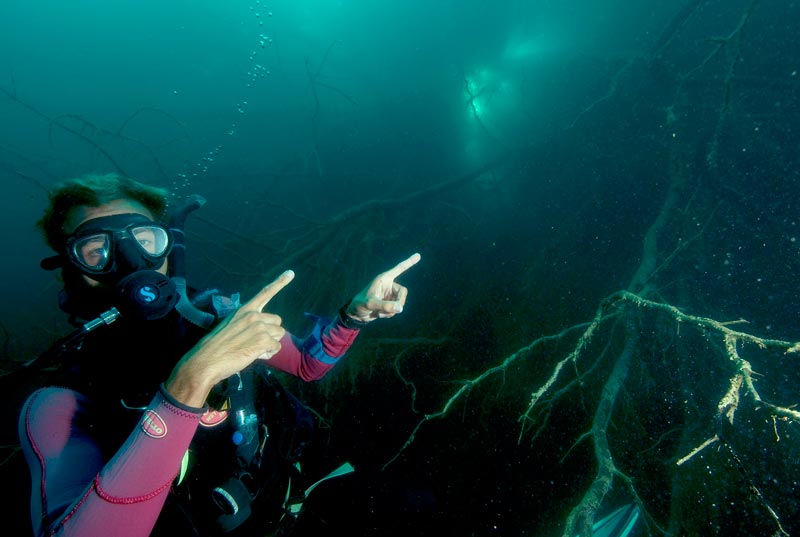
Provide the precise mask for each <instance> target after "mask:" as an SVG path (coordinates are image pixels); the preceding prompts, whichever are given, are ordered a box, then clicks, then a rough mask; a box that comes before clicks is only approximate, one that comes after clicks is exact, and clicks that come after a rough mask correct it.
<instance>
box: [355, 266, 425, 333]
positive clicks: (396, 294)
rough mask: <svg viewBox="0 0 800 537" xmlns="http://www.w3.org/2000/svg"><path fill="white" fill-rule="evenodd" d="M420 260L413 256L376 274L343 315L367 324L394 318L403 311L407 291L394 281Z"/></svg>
mask: <svg viewBox="0 0 800 537" xmlns="http://www.w3.org/2000/svg"><path fill="white" fill-rule="evenodd" d="M420 259H421V256H420V255H419V254H413V255H411V256H409V257H408V258H407V259H405V260H404V261H401V262H400V263H398V264H397V265H395V266H394V267H392V268H390V269H389V270H387V271H386V272H381V273H380V274H378V275H377V276H376V277H375V279H374V280H372V283H370V284H369V285H368V286H367V287H365V288H364V289H363V290H362V291H361V292H360V293H358V294H357V295H356V296H355V297H353V300H351V301H350V304H349V305H348V307H347V310H346V311H345V314H346V315H347V316H348V317H350V318H351V319H353V320H356V321H359V322H362V323H368V322H370V321H374V320H375V319H379V318H380V319H384V318H389V317H394V316H395V315H397V314H398V313H400V312H401V311H403V306H405V303H406V297H407V296H408V289H406V288H405V287H404V286H402V285H400V284H399V283H397V282H395V281H394V280H395V278H397V277H398V276H400V275H401V274H403V273H404V272H405V271H407V270H408V269H410V268H411V267H413V266H414V265H416V264H417V263H419V260H420Z"/></svg>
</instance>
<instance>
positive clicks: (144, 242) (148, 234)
mask: <svg viewBox="0 0 800 537" xmlns="http://www.w3.org/2000/svg"><path fill="white" fill-rule="evenodd" d="M133 236H134V237H135V238H136V241H137V242H138V243H139V246H141V247H142V248H143V249H144V250H145V251H146V252H147V253H149V254H152V255H157V254H159V252H157V251H156V241H155V232H154V231H153V230H152V229H151V228H138V229H135V230H134V231H133Z"/></svg>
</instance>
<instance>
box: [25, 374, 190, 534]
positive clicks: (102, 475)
mask: <svg viewBox="0 0 800 537" xmlns="http://www.w3.org/2000/svg"><path fill="white" fill-rule="evenodd" d="M86 403H87V399H86V398H85V397H84V396H83V395H81V394H79V393H77V392H74V391H72V390H68V389H65V388H42V389H40V390H37V391H36V392H34V393H33V394H32V395H31V396H30V397H29V398H28V400H27V401H26V402H25V405H24V407H23V409H22V413H21V415H20V420H19V437H20V443H21V446H22V450H23V453H24V455H25V459H26V460H27V462H28V467H29V469H30V472H31V485H32V490H31V520H32V523H33V530H34V534H35V535H37V536H43V535H64V536H66V535H76V536H77V535H80V536H81V537H93V536H98V537H100V536H108V535H114V536H116V537H133V536H141V537H144V536H147V535H149V534H150V532H151V531H152V529H153V526H154V525H155V522H156V519H157V518H158V515H159V513H160V512H161V509H162V507H163V506H164V501H165V500H166V497H167V494H168V493H169V490H170V485H171V483H172V481H173V479H174V478H175V476H176V475H177V473H178V471H179V469H180V466H181V460H182V458H183V455H184V453H185V452H186V450H187V449H188V447H189V443H190V441H191V439H192V437H193V436H194V433H195V431H196V430H197V425H198V423H199V421H200V415H201V413H202V409H193V408H189V407H186V406H183V405H180V404H179V403H177V402H176V401H174V400H173V399H172V398H171V397H169V395H167V394H166V392H165V391H164V390H163V387H162V389H161V390H160V391H159V393H158V394H156V396H155V397H154V398H153V401H152V402H151V403H150V405H149V406H148V407H147V409H146V410H145V411H144V412H143V414H142V419H141V420H140V421H139V423H138V424H137V426H136V428H135V429H134V431H133V432H132V433H131V435H130V436H129V437H128V439H127V441H126V442H125V443H124V444H123V446H122V447H121V448H120V449H119V451H117V453H116V454H115V455H114V456H113V457H112V458H111V460H110V461H108V462H107V463H105V464H104V462H103V459H102V455H101V453H100V448H99V446H98V445H97V442H96V441H95V439H94V438H95V435H97V434H102V431H98V430H97V427H91V426H90V424H91V423H92V422H91V420H90V419H89V418H88V416H87V410H86ZM100 426H101V427H102V424H100Z"/></svg>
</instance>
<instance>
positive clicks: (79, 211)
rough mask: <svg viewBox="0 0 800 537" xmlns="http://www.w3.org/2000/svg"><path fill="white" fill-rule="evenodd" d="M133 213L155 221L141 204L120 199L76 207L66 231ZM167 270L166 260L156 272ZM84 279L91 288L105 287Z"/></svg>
mask: <svg viewBox="0 0 800 537" xmlns="http://www.w3.org/2000/svg"><path fill="white" fill-rule="evenodd" d="M131 213H135V214H141V215H143V216H146V217H147V218H149V219H150V220H153V219H154V218H153V213H151V212H150V211H149V210H148V209H147V208H146V207H145V206H144V205H142V204H141V203H139V202H137V201H133V200H126V199H119V200H114V201H112V202H109V203H106V204H105V205H100V206H99V207H88V206H85V205H81V206H80V207H76V208H75V209H73V210H72V211H71V212H70V215H69V218H67V221H66V223H65V224H64V231H66V232H67V234H68V235H71V234H72V233H73V232H74V231H75V230H76V229H78V226H80V225H81V224H83V223H84V222H87V221H89V220H93V219H95V218H100V217H101V216H114V215H117V214H131ZM167 268H168V267H167V260H166V259H165V260H164V263H163V264H162V265H161V266H160V267H158V268H157V269H155V270H156V271H157V272H160V273H161V274H164V275H166V274H167ZM82 278H83V279H84V281H85V282H86V283H87V284H88V285H89V286H90V287H99V286H101V285H103V284H102V283H101V282H98V281H97V280H94V279H92V278H90V277H89V276H86V275H83V276H82Z"/></svg>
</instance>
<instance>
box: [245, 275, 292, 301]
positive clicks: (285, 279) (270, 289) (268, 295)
mask: <svg viewBox="0 0 800 537" xmlns="http://www.w3.org/2000/svg"><path fill="white" fill-rule="evenodd" d="M293 279H294V271H292V270H287V271H286V272H284V273H283V274H281V275H280V276H278V277H277V278H275V280H274V281H273V282H272V283H269V284H267V285H266V286H265V287H264V288H263V289H261V291H259V292H258V293H256V295H255V296H254V297H253V298H251V299H250V300H248V301H247V302H245V303H244V305H242V308H241V309H245V310H252V311H261V310H263V309H264V308H265V307H267V304H269V301H270V300H272V299H273V298H274V297H275V295H277V294H278V293H279V292H280V291H281V289H283V288H284V287H286V286H287V285H289V282H291V281H292V280H293Z"/></svg>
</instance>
